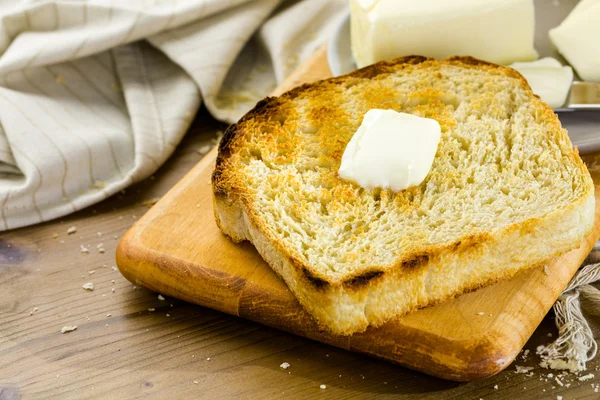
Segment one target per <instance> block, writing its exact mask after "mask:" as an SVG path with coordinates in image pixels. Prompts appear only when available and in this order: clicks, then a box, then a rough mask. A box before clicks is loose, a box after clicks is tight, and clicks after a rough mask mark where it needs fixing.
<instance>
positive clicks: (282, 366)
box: [279, 362, 290, 369]
mask: <svg viewBox="0 0 600 400" xmlns="http://www.w3.org/2000/svg"><path fill="white" fill-rule="evenodd" d="M289 367H290V363H288V362H282V363H281V365H280V366H279V368H281V369H288V368H289Z"/></svg>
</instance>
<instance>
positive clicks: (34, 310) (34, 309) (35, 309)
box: [29, 307, 38, 315]
mask: <svg viewBox="0 0 600 400" xmlns="http://www.w3.org/2000/svg"><path fill="white" fill-rule="evenodd" d="M37 310H38V308H37V307H33V310H31V311H29V315H33V313H34V312H36V311H37Z"/></svg>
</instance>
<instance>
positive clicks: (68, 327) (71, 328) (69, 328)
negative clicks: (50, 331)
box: [60, 325, 77, 333]
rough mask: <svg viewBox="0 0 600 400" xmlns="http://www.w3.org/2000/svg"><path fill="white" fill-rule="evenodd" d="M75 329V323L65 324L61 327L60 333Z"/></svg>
mask: <svg viewBox="0 0 600 400" xmlns="http://www.w3.org/2000/svg"><path fill="white" fill-rule="evenodd" d="M75 330H77V325H66V326H63V327H62V329H61V330H60V333H67V332H73V331H75Z"/></svg>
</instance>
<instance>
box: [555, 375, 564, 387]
mask: <svg viewBox="0 0 600 400" xmlns="http://www.w3.org/2000/svg"><path fill="white" fill-rule="evenodd" d="M554 380H555V381H556V383H558V385H559V386H565V385H564V384H563V383H562V381H561V380H560V379H558V376H557V377H555V378H554Z"/></svg>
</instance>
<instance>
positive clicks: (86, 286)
mask: <svg viewBox="0 0 600 400" xmlns="http://www.w3.org/2000/svg"><path fill="white" fill-rule="evenodd" d="M82 288H84V289H85V290H94V284H93V283H92V282H88V283H84V284H83V286H82Z"/></svg>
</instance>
